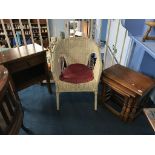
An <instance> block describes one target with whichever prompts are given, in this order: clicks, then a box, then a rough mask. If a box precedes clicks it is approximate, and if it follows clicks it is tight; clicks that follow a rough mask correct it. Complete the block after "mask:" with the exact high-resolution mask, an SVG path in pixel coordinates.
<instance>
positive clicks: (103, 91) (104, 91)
mask: <svg viewBox="0 0 155 155" xmlns="http://www.w3.org/2000/svg"><path fill="white" fill-rule="evenodd" d="M105 101H106V84H105V83H104V82H102V103H105Z"/></svg>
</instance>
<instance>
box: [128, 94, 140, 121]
mask: <svg viewBox="0 0 155 155" xmlns="http://www.w3.org/2000/svg"><path fill="white" fill-rule="evenodd" d="M132 107H133V108H132V110H131V113H130V117H129V121H132V120H133V119H134V118H135V114H136V111H137V108H138V97H136V98H135V99H134V101H133V105H132Z"/></svg>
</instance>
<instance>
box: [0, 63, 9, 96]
mask: <svg viewBox="0 0 155 155" xmlns="http://www.w3.org/2000/svg"><path fill="white" fill-rule="evenodd" d="M7 80H8V70H7V69H6V68H5V67H4V66H3V65H0V94H1V92H2V91H3V88H4V86H5V84H6V82H7Z"/></svg>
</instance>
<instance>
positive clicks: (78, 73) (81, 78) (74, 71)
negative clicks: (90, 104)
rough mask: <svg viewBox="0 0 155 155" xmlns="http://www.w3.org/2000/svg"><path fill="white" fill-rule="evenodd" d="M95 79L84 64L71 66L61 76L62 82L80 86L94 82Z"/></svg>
mask: <svg viewBox="0 0 155 155" xmlns="http://www.w3.org/2000/svg"><path fill="white" fill-rule="evenodd" d="M93 79H94V76H93V71H92V70H91V69H90V68H88V67H87V66H86V65H83V64H78V63H76V64H71V65H69V66H68V67H67V68H66V69H64V71H63V72H62V73H61V75H60V80H61V81H65V82H69V83H74V84H79V83H86V82H89V81H92V80H93Z"/></svg>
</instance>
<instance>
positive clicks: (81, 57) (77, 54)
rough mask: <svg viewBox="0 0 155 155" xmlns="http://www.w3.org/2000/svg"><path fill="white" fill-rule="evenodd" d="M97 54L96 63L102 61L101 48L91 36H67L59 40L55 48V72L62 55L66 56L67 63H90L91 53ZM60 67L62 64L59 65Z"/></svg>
mask: <svg viewBox="0 0 155 155" xmlns="http://www.w3.org/2000/svg"><path fill="white" fill-rule="evenodd" d="M92 53H94V54H95V56H96V58H97V59H96V63H97V62H101V56H100V50H99V47H98V46H97V44H96V43H95V42H94V41H93V40H92V39H89V38H83V37H74V38H66V39H62V40H60V41H58V42H57V44H56V46H55V48H54V50H53V72H57V70H58V69H60V68H58V66H59V65H58V63H59V60H60V58H61V57H64V58H65V61H66V63H67V65H70V64H74V63H80V64H85V65H87V64H88V61H89V58H90V57H91V54H92ZM59 67H60V66H59Z"/></svg>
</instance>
